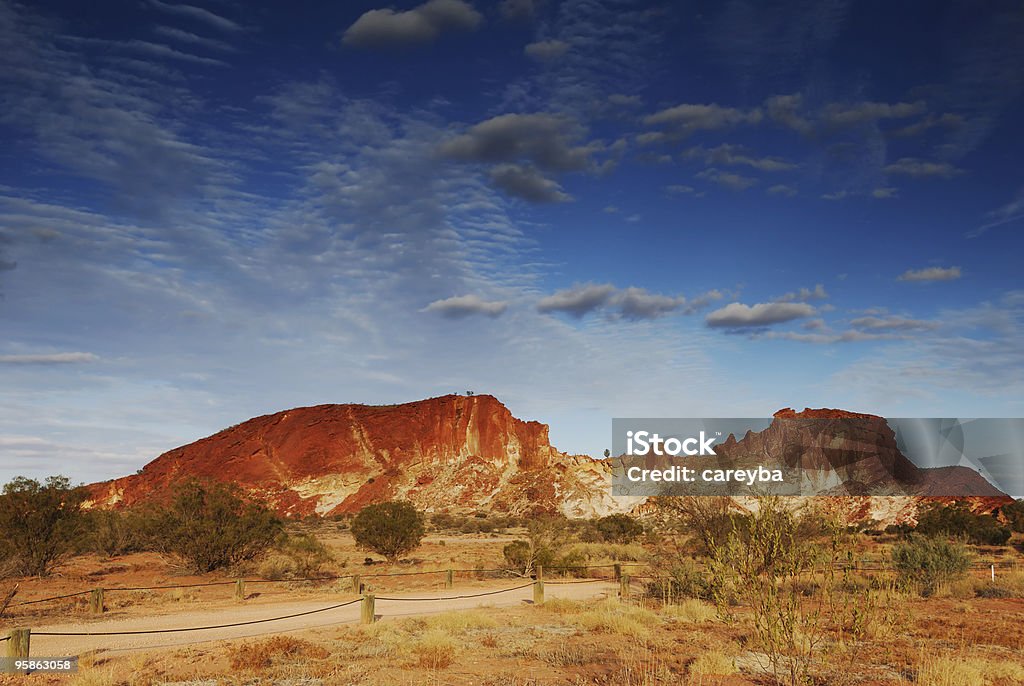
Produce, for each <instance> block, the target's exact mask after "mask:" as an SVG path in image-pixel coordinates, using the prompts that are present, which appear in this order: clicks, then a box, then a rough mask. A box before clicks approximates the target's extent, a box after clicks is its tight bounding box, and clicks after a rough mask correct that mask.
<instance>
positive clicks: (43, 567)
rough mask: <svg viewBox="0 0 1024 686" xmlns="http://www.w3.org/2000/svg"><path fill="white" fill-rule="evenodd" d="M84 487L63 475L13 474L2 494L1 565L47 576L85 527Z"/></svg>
mask: <svg viewBox="0 0 1024 686" xmlns="http://www.w3.org/2000/svg"><path fill="white" fill-rule="evenodd" d="M85 497H86V494H85V491H84V489H82V488H80V487H78V488H75V487H72V486H71V482H70V481H69V480H68V479H67V478H66V477H63V476H51V477H47V479H46V480H45V481H44V482H43V483H39V482H38V481H36V480H35V479H27V478H25V477H23V476H19V477H16V478H15V479H13V480H12V481H10V482H9V483H8V484H6V485H5V486H4V488H3V491H2V493H0V532H3V533H2V535H0V561H2V563H3V564H2V565H0V567H3V568H6V569H7V570H9V571H10V572H11V573H13V574H15V575H19V576H45V575H47V574H49V573H50V571H52V570H53V568H54V567H55V566H56V565H57V564H58V563H59V562H60V561H61V560H62V559H64V558H65V557H66V556H68V555H70V554H71V553H72V552H73V550H74V548H75V544H76V541H77V540H78V539H79V537H80V536H81V532H82V530H83V521H84V516H83V514H82V509H81V507H82V502H83V501H84V500H85Z"/></svg>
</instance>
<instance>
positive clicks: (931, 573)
mask: <svg viewBox="0 0 1024 686" xmlns="http://www.w3.org/2000/svg"><path fill="white" fill-rule="evenodd" d="M892 561H893V565H894V566H895V567H896V571H897V573H898V579H899V581H900V584H901V585H902V586H903V587H904V588H911V589H914V590H917V591H918V592H919V593H920V594H921V595H923V596H930V595H934V594H935V592H936V591H937V590H938V589H939V588H940V587H941V586H943V585H945V584H949V583H951V582H953V581H957V580H958V579H962V578H963V577H965V576H966V575H967V570H968V569H969V568H970V565H971V560H970V556H969V554H968V552H967V548H966V547H964V545H963V544H961V543H955V542H952V541H947V540H944V539H941V538H929V537H922V536H914V537H913V538H911V539H910V540H909V541H906V542H902V543H898V544H897V545H896V546H895V547H894V548H893V550H892Z"/></svg>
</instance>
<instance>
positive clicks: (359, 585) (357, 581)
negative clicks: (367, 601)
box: [352, 574, 363, 593]
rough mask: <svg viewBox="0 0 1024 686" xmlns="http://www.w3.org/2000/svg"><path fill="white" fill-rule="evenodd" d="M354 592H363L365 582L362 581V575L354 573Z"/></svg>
mask: <svg viewBox="0 0 1024 686" xmlns="http://www.w3.org/2000/svg"><path fill="white" fill-rule="evenodd" d="M352 592H353V593H362V592H363V582H362V579H361V577H360V576H359V575H358V574H353V575H352Z"/></svg>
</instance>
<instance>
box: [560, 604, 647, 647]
mask: <svg viewBox="0 0 1024 686" xmlns="http://www.w3.org/2000/svg"><path fill="white" fill-rule="evenodd" d="M575 621H576V623H577V624H578V625H579V626H580V627H581V628H583V629H586V630H588V631H599V632H602V633H609V634H615V635H617V636H633V637H635V638H647V637H648V636H650V633H651V631H650V627H652V626H655V625H656V624H658V616H657V615H656V614H654V613H653V612H651V611H650V610H646V609H644V608H641V607H635V606H632V605H626V604H624V603H620V602H618V601H616V600H605V601H602V602H600V603H598V604H597V605H596V606H595V607H594V609H593V610H589V611H587V612H583V613H581V614H580V615H578V616H576V617H575Z"/></svg>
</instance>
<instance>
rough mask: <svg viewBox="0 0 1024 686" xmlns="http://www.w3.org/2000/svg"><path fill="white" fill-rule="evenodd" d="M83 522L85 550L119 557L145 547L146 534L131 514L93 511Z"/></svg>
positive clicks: (139, 520)
mask: <svg viewBox="0 0 1024 686" xmlns="http://www.w3.org/2000/svg"><path fill="white" fill-rule="evenodd" d="M85 521H86V529H87V531H86V533H85V535H84V537H83V541H82V543H83V548H84V549H85V550H88V551H91V552H94V553H97V554H99V555H103V556H104V557H119V556H121V555H127V554H128V553H132V552H136V551H138V550H141V549H142V548H143V547H144V545H145V538H146V534H147V532H146V531H145V529H144V526H143V524H142V521H141V519H140V518H139V517H138V516H137V515H136V514H135V513H133V512H116V511H114V510H94V511H92V512H89V513H87V515H86V520H85Z"/></svg>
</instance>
